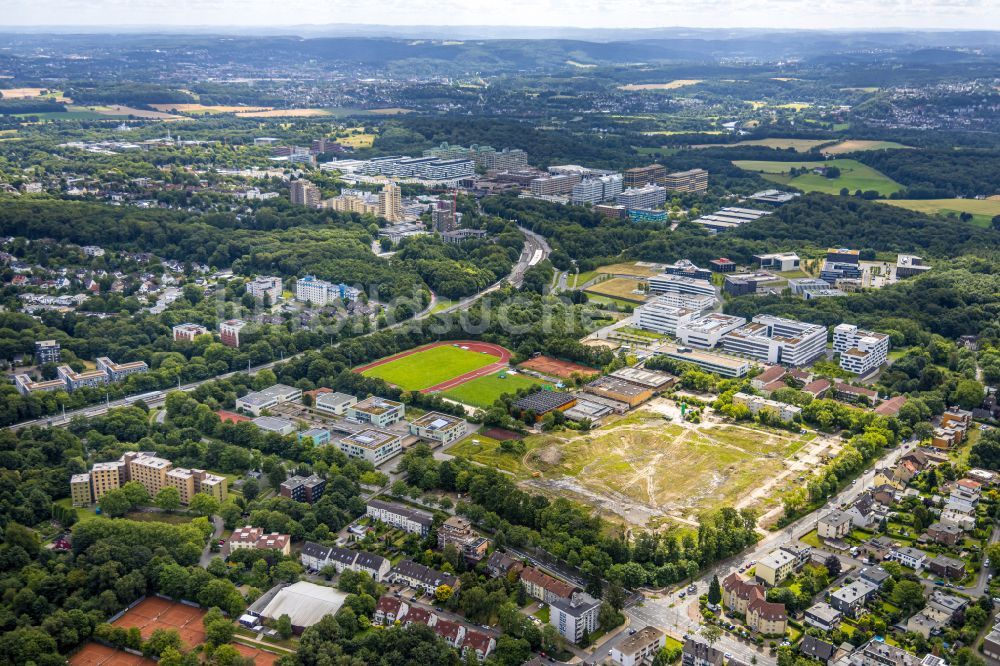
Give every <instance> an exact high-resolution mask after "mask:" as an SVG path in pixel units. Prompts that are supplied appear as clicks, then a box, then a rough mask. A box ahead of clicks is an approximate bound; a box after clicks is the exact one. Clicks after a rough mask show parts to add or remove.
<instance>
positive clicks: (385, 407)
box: [347, 395, 406, 428]
mask: <svg viewBox="0 0 1000 666" xmlns="http://www.w3.org/2000/svg"><path fill="white" fill-rule="evenodd" d="M405 415H406V405H404V404H403V403H401V402H396V401H395V400H389V399H388V398H380V397H379V396H377V395H373V396H369V397H367V398H365V399H364V400H362V401H361V402H358V403H355V404H353V405H351V406H349V407H348V408H347V418H349V419H353V420H355V421H358V422H359V423H370V424H372V425H373V426H375V427H376V428H385V427H388V426H391V425H392V424H393V423H398V422H399V421H402V420H403V417H404V416H405Z"/></svg>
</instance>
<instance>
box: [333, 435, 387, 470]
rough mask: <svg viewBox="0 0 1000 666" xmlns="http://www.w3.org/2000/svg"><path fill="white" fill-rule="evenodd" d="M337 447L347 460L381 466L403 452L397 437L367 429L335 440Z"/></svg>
mask: <svg viewBox="0 0 1000 666" xmlns="http://www.w3.org/2000/svg"><path fill="white" fill-rule="evenodd" d="M337 447H338V448H339V449H340V450H341V451H343V452H344V455H346V456H347V457H349V458H363V459H364V460H367V461H368V462H370V463H372V464H373V465H381V464H382V463H384V462H385V461H386V460H388V459H389V458H392V457H393V456H394V455H396V454H398V453H399V452H400V451H402V450H403V442H402V439H401V438H400V437H399V435H396V434H394V433H391V432H386V431H385V430H375V429H374V428H369V429H368V430H362V431H360V432H355V433H351V434H350V435H348V436H346V437H342V438H341V439H339V440H337Z"/></svg>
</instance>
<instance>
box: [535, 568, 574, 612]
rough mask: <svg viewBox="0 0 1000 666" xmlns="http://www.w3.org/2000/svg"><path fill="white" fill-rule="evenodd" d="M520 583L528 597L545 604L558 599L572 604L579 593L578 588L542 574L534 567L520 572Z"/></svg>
mask: <svg viewBox="0 0 1000 666" xmlns="http://www.w3.org/2000/svg"><path fill="white" fill-rule="evenodd" d="M521 582H522V583H524V589H525V591H526V592H527V593H528V595H529V596H531V597H534V598H535V599H538V600H539V601H544V602H545V603H547V604H550V603H552V601H553V600H555V599H559V600H561V601H565V602H567V603H572V602H573V600H574V598H575V597H577V596H578V595H579V593H580V588H578V587H575V586H573V585H570V584H569V583H566V582H564V581H561V580H558V579H556V578H553V577H552V576H550V575H548V574H546V573H542V572H541V571H539V570H538V569H536V568H534V567H526V568H525V569H524V570H523V571H521Z"/></svg>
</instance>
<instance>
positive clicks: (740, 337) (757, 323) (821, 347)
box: [722, 315, 826, 365]
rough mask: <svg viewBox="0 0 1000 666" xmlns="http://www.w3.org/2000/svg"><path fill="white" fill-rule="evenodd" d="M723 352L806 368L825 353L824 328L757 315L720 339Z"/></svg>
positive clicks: (791, 320) (792, 320)
mask: <svg viewBox="0 0 1000 666" xmlns="http://www.w3.org/2000/svg"><path fill="white" fill-rule="evenodd" d="M722 348H723V349H725V350H726V351H727V352H729V353H731V354H737V355H739V356H746V357H748V358H752V359H754V360H757V361H762V362H764V363H769V364H775V363H780V364H782V365H805V364H806V363H809V362H810V361H812V360H813V359H815V358H817V357H819V356H821V355H822V354H823V353H824V352H825V351H826V327H824V326H819V325H817V324H807V323H804V322H800V321H795V320H794V319H784V318H782V317H774V316H772V315H757V316H756V317H754V318H753V320H752V321H751V323H749V324H747V325H745V326H743V327H742V328H738V329H736V330H735V331H730V332H729V333H726V334H725V335H724V336H722Z"/></svg>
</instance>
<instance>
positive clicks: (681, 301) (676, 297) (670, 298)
mask: <svg viewBox="0 0 1000 666" xmlns="http://www.w3.org/2000/svg"><path fill="white" fill-rule="evenodd" d="M652 300H655V301H657V302H658V303H663V304H664V305H672V306H674V307H676V308H684V309H685V310H694V311H695V312H704V311H705V310H711V309H712V308H714V307H715V304H716V303H718V299H717V298H716V297H715V296H699V295H696V294H680V293H677V292H669V291H668V292H664V293H662V294H659V295H657V296H654V297H653V299H652ZM646 302H647V303H649V302H651V301H646Z"/></svg>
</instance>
